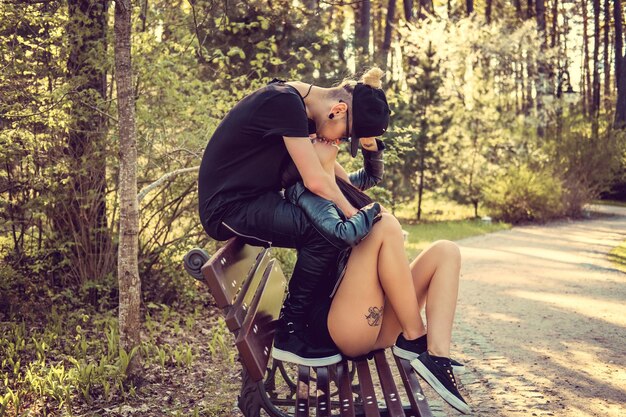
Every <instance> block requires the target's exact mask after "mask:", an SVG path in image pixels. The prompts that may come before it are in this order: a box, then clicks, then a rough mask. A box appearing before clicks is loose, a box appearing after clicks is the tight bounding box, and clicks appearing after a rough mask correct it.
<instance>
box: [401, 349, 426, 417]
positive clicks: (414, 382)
mask: <svg viewBox="0 0 626 417" xmlns="http://www.w3.org/2000/svg"><path fill="white" fill-rule="evenodd" d="M394 357H395V359H396V364H397V365H398V370H399V371H400V376H401V377H402V382H403V383H404V387H405V388H406V393H407V395H408V396H409V401H410V402H411V408H412V409H413V412H414V413H415V414H416V415H417V416H419V417H433V414H432V412H431V411H430V407H428V402H427V401H426V396H425V395H424V392H423V391H422V387H421V386H420V383H419V380H418V379H417V374H416V373H415V371H414V370H413V367H412V366H411V364H410V363H409V361H408V360H406V359H402V358H399V357H397V356H395V355H394Z"/></svg>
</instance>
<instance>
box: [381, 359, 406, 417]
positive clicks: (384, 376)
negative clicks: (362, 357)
mask: <svg viewBox="0 0 626 417" xmlns="http://www.w3.org/2000/svg"><path fill="white" fill-rule="evenodd" d="M374 362H376V370H377V371H378V377H379V378H380V385H381V388H382V390H383V395H384V396H385V403H386V404H387V412H388V415H389V416H391V417H404V410H403V409H402V400H401V399H400V395H398V389H397V388H396V383H395V381H394V380H393V375H392V373H391V368H389V363H387V357H386V356H385V351H384V350H379V351H378V352H376V353H375V354H374Z"/></svg>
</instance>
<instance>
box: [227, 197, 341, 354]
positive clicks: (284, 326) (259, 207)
mask: <svg viewBox="0 0 626 417" xmlns="http://www.w3.org/2000/svg"><path fill="white" fill-rule="evenodd" d="M222 226H223V228H222V230H223V231H226V230H228V231H230V232H231V233H232V234H233V235H238V236H240V237H243V238H244V239H245V240H246V242H247V243H249V244H252V245H256V246H274V247H285V248H295V249H297V250H298V259H297V261H296V265H295V267H294V271H293V275H292V276H291V279H290V281H289V292H288V295H287V299H286V300H285V303H284V305H283V308H282V311H281V323H280V326H279V329H278V331H277V334H276V337H275V344H274V350H273V356H274V357H275V358H276V359H280V360H285V361H290V362H296V363H300V364H303V365H309V366H326V365H330V364H332V363H336V362H338V361H339V360H341V356H340V355H339V354H338V351H337V350H336V348H335V347H334V346H333V347H313V346H311V344H310V343H308V341H306V340H303V337H302V335H303V334H304V332H303V330H304V326H305V322H306V318H307V314H308V313H309V311H310V309H311V306H312V304H313V302H314V301H315V297H314V293H315V292H316V289H318V288H319V287H320V286H321V285H325V284H326V283H325V282H324V281H325V280H327V279H331V277H332V278H334V276H335V274H331V273H330V272H331V271H334V268H335V267H336V265H335V263H336V261H337V256H338V254H339V250H338V249H337V248H335V247H334V246H333V245H332V244H330V243H329V242H328V241H327V240H326V239H325V238H324V237H323V236H322V235H321V234H319V233H318V232H317V230H316V229H315V228H314V227H313V225H312V224H311V222H310V221H309V219H308V218H307V217H306V215H305V214H304V212H303V211H302V210H301V209H300V208H299V207H297V206H295V205H293V204H291V203H289V202H287V201H285V200H283V199H282V198H281V196H280V195H279V194H277V193H276V194H275V193H268V194H265V195H263V196H261V197H258V198H255V199H253V200H251V201H247V202H246V203H245V204H240V205H237V207H234V208H233V210H230V211H229V213H228V214H227V215H226V216H225V217H224V218H223V223H222Z"/></svg>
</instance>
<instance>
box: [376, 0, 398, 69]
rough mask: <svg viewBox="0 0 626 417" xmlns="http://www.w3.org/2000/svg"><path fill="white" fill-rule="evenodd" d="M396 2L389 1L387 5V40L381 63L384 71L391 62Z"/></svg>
mask: <svg viewBox="0 0 626 417" xmlns="http://www.w3.org/2000/svg"><path fill="white" fill-rule="evenodd" d="M395 16H396V0H389V3H388V4H387V21H386V24H385V39H384V40H383V47H382V48H381V52H380V62H381V66H382V68H383V69H386V68H387V62H388V60H389V50H390V49H391V38H392V37H393V27H394V26H395Z"/></svg>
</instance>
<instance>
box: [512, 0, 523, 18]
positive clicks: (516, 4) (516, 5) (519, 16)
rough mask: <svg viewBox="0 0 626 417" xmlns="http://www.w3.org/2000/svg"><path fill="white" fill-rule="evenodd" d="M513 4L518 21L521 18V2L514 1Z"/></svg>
mask: <svg viewBox="0 0 626 417" xmlns="http://www.w3.org/2000/svg"><path fill="white" fill-rule="evenodd" d="M514 2H515V12H516V15H517V17H518V18H519V19H521V18H522V0H514Z"/></svg>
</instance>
